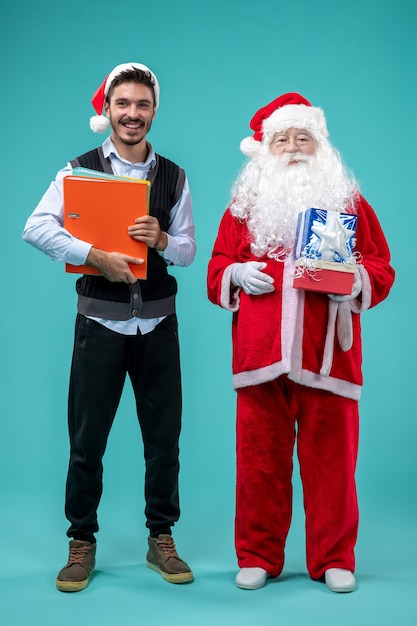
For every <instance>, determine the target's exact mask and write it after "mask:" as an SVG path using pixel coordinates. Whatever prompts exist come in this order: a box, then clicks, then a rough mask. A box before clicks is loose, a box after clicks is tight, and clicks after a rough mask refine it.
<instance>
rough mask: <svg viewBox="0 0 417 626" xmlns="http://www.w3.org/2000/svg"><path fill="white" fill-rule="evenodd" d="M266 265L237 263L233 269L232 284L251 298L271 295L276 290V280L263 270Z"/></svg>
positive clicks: (253, 262)
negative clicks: (264, 294)
mask: <svg viewBox="0 0 417 626" xmlns="http://www.w3.org/2000/svg"><path fill="white" fill-rule="evenodd" d="M265 267H266V263H262V262H259V261H248V262H247V263H235V264H234V265H233V268H232V283H233V284H234V285H236V287H242V289H243V291H244V292H245V293H247V294H248V295H249V296H259V295H261V294H263V293H271V292H272V291H274V290H275V287H274V285H273V282H274V279H273V278H272V276H269V274H265V272H262V271H261V270H263V269H265Z"/></svg>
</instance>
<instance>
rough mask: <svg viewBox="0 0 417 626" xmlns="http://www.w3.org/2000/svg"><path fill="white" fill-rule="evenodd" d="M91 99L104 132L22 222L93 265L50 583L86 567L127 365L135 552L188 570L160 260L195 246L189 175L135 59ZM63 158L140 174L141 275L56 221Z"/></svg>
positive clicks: (167, 301) (84, 290) (61, 252)
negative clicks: (144, 533)
mask: <svg viewBox="0 0 417 626" xmlns="http://www.w3.org/2000/svg"><path fill="white" fill-rule="evenodd" d="M92 102H93V106H94V108H95V110H96V112H97V114H98V115H97V116H95V117H93V118H92V119H91V121H90V126H91V128H92V130H94V131H95V132H104V131H105V130H106V129H107V128H108V127H109V126H111V135H110V137H109V138H107V139H106V140H105V141H104V143H103V144H102V146H101V147H100V148H98V149H96V150H93V151H91V152H88V153H86V154H83V155H81V156H80V157H78V158H77V159H74V160H73V161H71V162H70V163H68V165H67V166H66V167H64V168H63V169H62V170H60V171H59V172H58V174H57V176H56V179H55V181H54V182H52V183H51V185H50V187H49V189H48V190H47V191H46V193H45V195H44V196H43V198H42V200H41V201H40V203H39V205H38V206H37V208H36V209H35V211H34V213H33V214H32V215H31V217H30V218H29V219H28V221H27V223H26V227H25V230H24V233H23V238H24V239H25V241H27V242H28V243H31V244H32V245H34V246H35V247H37V248H39V249H40V250H41V251H43V252H44V253H46V254H48V255H49V256H50V257H51V258H53V259H56V260H59V261H63V262H67V263H71V264H74V265H83V264H86V265H90V266H92V267H95V268H97V269H98V270H99V273H100V276H93V275H83V276H82V277H81V278H79V279H78V280H77V283H76V289H77V293H78V314H77V320H76V327H75V342H74V353H73V359H72V367H71V377H70V386H69V405H68V406H69V416H68V419H69V436H70V445H71V449H70V462H69V469H68V477H67V487H66V504H65V512H66V516H67V518H68V520H69V522H70V527H69V529H68V532H67V535H68V537H70V538H71V541H70V544H69V560H68V563H67V565H66V566H65V567H64V568H63V569H62V570H61V571H60V572H59V574H58V577H57V580H56V584H57V588H58V589H59V590H61V591H79V590H81V589H84V588H85V587H86V586H87V584H88V580H89V577H90V575H91V573H92V571H93V569H94V565H95V551H96V539H95V533H96V532H97V531H98V523H97V508H98V505H99V502H100V497H101V492H102V458H103V455H104V451H105V448H106V443H107V438H108V435H109V433H110V429H111V426H112V423H113V419H114V417H115V414H116V410H117V407H118V404H119V400H120V396H121V393H122V389H123V385H124V381H125V377H126V374H128V375H129V378H130V380H131V383H132V387H133V391H134V394H135V399H136V407H137V414H138V420H139V424H140V428H141V431H142V437H143V442H144V454H145V465H146V474H145V500H146V508H145V515H146V525H147V527H148V529H149V533H150V536H149V540H148V541H149V550H148V553H147V560H146V563H147V565H148V566H149V567H150V568H152V569H154V570H156V571H158V572H159V573H160V574H161V575H162V576H163V578H164V579H165V580H167V581H169V582H172V583H183V582H189V581H191V580H192V579H193V574H192V572H191V570H190V568H189V567H188V565H187V564H186V563H185V562H184V561H182V560H181V559H180V557H179V556H178V554H177V552H176V548H175V544H174V541H173V539H172V535H171V528H172V526H173V525H174V524H175V522H176V521H177V520H178V519H179V515H180V508H179V496H178V472H179V461H178V453H179V450H178V440H179V436H180V428H181V408H182V407H181V379H180V361H179V347H178V327H177V319H176V314H175V294H176V291H177V284H176V280H175V278H174V277H172V276H170V275H169V274H168V272H167V266H168V265H170V264H174V265H180V266H187V265H189V264H190V263H191V262H192V261H193V259H194V256H195V250H196V248H195V240H194V224H193V218H192V209H191V197H190V191H189V186H188V181H187V179H186V176H185V173H184V171H183V170H182V169H181V168H180V167H178V166H177V165H175V164H174V163H173V162H171V161H169V160H168V159H165V158H164V157H161V156H159V155H158V154H156V153H155V152H154V150H153V148H152V146H151V144H150V143H148V141H147V134H148V132H149V130H150V128H151V124H152V121H153V119H154V118H155V114H156V109H157V108H158V104H159V84H158V81H157V79H156V76H155V75H154V74H153V73H152V72H151V71H150V70H149V68H147V67H146V66H144V65H142V64H140V63H126V64H122V65H118V66H117V67H115V68H114V69H113V70H112V71H111V72H110V74H109V75H108V76H107V78H106V79H105V80H104V82H103V84H102V85H101V86H100V87H99V89H98V90H97V92H96V93H95V95H94V97H93V101H92ZM103 107H104V113H105V115H102V114H101V113H102V111H103ZM74 166H83V167H87V168H90V169H95V170H98V171H103V172H107V173H114V174H116V175H118V176H128V177H133V178H138V179H149V180H150V181H151V197H150V215H147V216H145V217H139V218H137V219H136V220H135V222H134V223H133V224H131V225H130V226H129V228H128V232H129V234H130V236H131V237H132V238H133V239H135V240H137V241H140V242H145V243H146V244H147V245H148V248H149V249H148V270H147V280H137V279H136V278H135V276H134V275H133V273H132V270H131V267H130V266H131V265H135V264H140V263H142V262H143V260H142V259H140V258H134V257H130V256H127V255H125V254H122V253H121V252H119V251H118V250H115V251H113V252H106V251H104V250H100V249H97V248H95V247H94V246H93V245H91V242H86V241H81V240H79V239H75V238H74V237H72V236H71V235H70V233H69V232H68V231H67V230H65V229H64V228H63V178H64V177H65V176H68V175H69V174H71V171H72V168H73V167H74ZM114 210H115V213H116V211H117V206H115V208H114Z"/></svg>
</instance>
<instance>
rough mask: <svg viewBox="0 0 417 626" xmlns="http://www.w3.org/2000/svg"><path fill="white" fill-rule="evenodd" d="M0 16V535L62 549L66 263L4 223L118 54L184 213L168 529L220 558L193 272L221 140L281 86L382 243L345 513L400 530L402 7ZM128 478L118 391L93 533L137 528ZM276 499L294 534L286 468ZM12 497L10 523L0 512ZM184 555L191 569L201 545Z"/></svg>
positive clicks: (228, 170)
mask: <svg viewBox="0 0 417 626" xmlns="http://www.w3.org/2000/svg"><path fill="white" fill-rule="evenodd" d="M0 24H1V26H0V29H1V33H0V34H1V37H0V47H1V48H0V49H1V55H0V58H1V61H0V62H1V77H2V80H1V83H2V94H3V95H2V103H3V107H2V116H1V119H0V124H1V135H0V136H1V139H2V168H1V172H0V176H1V190H2V203H1V210H2V229H1V233H2V248H3V249H2V252H3V254H2V258H3V263H2V267H3V271H2V274H3V297H2V306H1V311H0V315H1V322H0V332H1V354H2V356H1V360H2V375H1V388H2V391H1V397H0V403H1V415H2V418H1V425H0V429H1V430H0V506H2V508H3V509H4V515H3V524H4V528H3V530H2V533H1V534H2V535H3V537H4V536H5V535H7V534H10V532H15V531H16V532H18V533H19V535H20V537H21V538H23V543H24V545H25V546H26V543H27V546H28V547H29V546H30V537H32V536H33V534H36V535H38V534H39V533H42V534H43V535H48V536H49V537H50V538H51V537H52V538H53V540H54V541H56V542H57V545H59V546H62V542H63V540H65V536H64V533H65V530H66V520H65V518H64V516H63V512H62V507H63V490H64V481H65V474H66V466H67V461H68V458H67V457H68V444H67V434H66V393H67V379H68V371H69V363H70V356H71V350H72V336H73V320H74V315H75V306H76V297H75V290H74V282H75V277H74V276H71V275H69V276H68V275H66V274H65V273H64V270H63V267H62V266H61V265H59V264H56V263H54V262H52V261H50V260H49V259H48V258H47V257H44V256H43V255H41V254H40V253H38V252H37V251H35V250H34V249H32V248H30V247H29V246H27V245H26V244H24V243H23V241H22V240H21V231H22V229H23V226H24V223H25V221H26V219H27V217H28V215H29V214H30V213H31V212H32V210H33V209H34V207H35V206H36V204H37V202H38V201H39V199H40V197H41V195H42V194H43V192H44V190H45V189H46V187H47V185H48V184H49V182H50V180H51V179H52V178H53V177H54V176H55V173H56V171H57V170H58V169H59V168H60V167H62V166H63V165H64V164H65V163H66V162H67V161H68V160H69V159H71V158H73V157H75V156H76V155H78V154H81V153H82V152H83V151H86V150H88V149H91V148H93V147H95V146H96V145H98V143H99V142H100V141H101V139H100V137H101V136H98V135H94V134H93V133H92V132H91V131H90V130H89V127H88V121H89V117H90V116H91V115H92V114H93V109H92V106H91V104H90V100H91V96H92V94H93V93H94V91H95V89H96V88H97V87H98V85H99V84H100V83H101V82H102V80H103V79H104V77H105V76H106V75H107V73H108V72H109V71H110V70H111V69H112V68H113V67H114V66H115V65H117V64H118V63H121V62H127V61H133V60H134V61H139V62H143V63H145V64H147V65H149V66H150V67H151V68H152V70H153V71H154V72H155V73H156V75H157V76H158V79H159V81H160V85H161V105H160V108H159V110H158V114H157V117H156V120H155V122H154V125H153V128H152V131H151V134H150V140H151V142H152V143H153V144H154V146H155V148H156V149H157V151H158V152H160V153H161V154H163V155H165V156H167V157H169V158H171V159H173V160H175V161H177V162H178V163H180V164H181V165H182V166H183V167H184V168H185V169H186V171H187V174H188V177H189V180H190V184H191V189H192V194H193V201H194V214H195V222H196V227H197V243H198V253H197V258H196V261H195V262H194V264H193V265H192V266H191V267H190V268H186V269H181V268H177V269H174V273H175V275H176V277H177V279H178V281H179V298H178V312H179V320H180V338H181V346H182V364H183V378H184V428H183V436H182V441H181V447H182V475H181V492H182V508H183V517H182V520H181V522H180V524H179V526H178V532H179V533H180V534H181V533H184V534H186V533H187V532H190V528H193V532H196V531H197V529H200V530H201V531H202V532H205V533H209V536H210V537H211V539H212V540H213V541H214V542H220V543H221V544H222V545H223V546H224V549H225V552H224V555H225V558H226V559H228V562H229V565H230V567H231V568H232V569H233V568H234V567H235V562H234V552H233V545H232V543H233V537H232V533H233V508H234V503H233V499H234V403H235V397H234V392H233V391H232V386H231V372H230V357H231V343H230V315H229V314H228V313H227V312H226V311H221V310H220V309H217V308H216V307H214V306H213V305H211V304H209V303H208V301H207V299H206V292H205V275H206V266H207V261H208V259H209V257H210V253H211V247H212V245H213V242H214V239H215V236H216V232H217V227H218V223H219V220H220V218H221V215H222V213H223V211H224V209H225V207H226V205H227V202H228V200H229V189H230V186H231V183H232V181H233V180H234V178H235V176H236V174H237V172H238V169H239V168H240V166H241V165H242V163H243V160H244V158H243V155H242V154H241V153H240V151H239V142H240V140H241V139H242V138H243V137H245V136H247V135H248V134H249V121H250V119H251V117H252V115H253V114H254V112H255V111H256V110H257V109H258V108H260V107H261V106H263V105H265V104H266V103H267V102H269V101H270V100H272V99H273V98H275V97H277V96H278V95H279V94H281V93H284V92H286V91H299V92H300V93H302V94H303V95H304V96H305V97H307V98H308V99H309V100H310V101H311V102H312V103H313V104H314V105H316V106H320V107H322V108H323V109H324V111H325V113H326V117H327V122H328V127H329V130H330V134H331V139H332V141H333V143H334V144H335V145H336V146H337V147H338V148H339V149H340V150H341V152H342V154H343V156H344V158H345V161H346V162H347V164H348V165H349V166H350V167H351V168H352V169H353V171H354V173H355V175H356V176H357V178H358V179H359V181H360V183H361V186H362V191H363V193H364V195H365V196H366V198H367V199H368V201H369V202H370V203H371V204H372V205H373V206H374V208H375V210H376V211H377V214H378V215H379V218H380V221H381V224H382V226H383V228H384V231H385V233H386V236H387V239H388V241H389V243H390V246H391V249H392V256H393V265H394V266H395V268H396V270H397V281H396V283H395V286H394V288H393V291H392V293H391V296H390V298H389V300H387V301H386V302H385V303H383V304H382V305H380V306H379V307H378V308H376V309H375V310H371V311H368V312H367V313H365V314H364V315H363V317H362V319H363V335H364V372H365V388H364V392H363V398H362V401H361V416H362V430H361V448H360V459H359V467H358V487H359V495H360V500H361V505H362V517H363V518H364V519H365V520H366V519H371V518H372V520H381V522H382V523H389V524H393V525H394V527H395V528H398V529H399V532H400V533H401V529H402V528H403V527H404V525H406V524H410V521H411V523H412V524H415V519H416V502H415V494H416V475H417V471H416V461H415V458H416V455H415V450H416V447H417V436H416V433H417V428H416V421H415V420H416V410H415V406H414V404H415V403H414V402H413V400H414V398H413V389H414V388H415V354H416V332H415V320H414V317H415V315H414V309H413V304H414V301H415V284H416V281H415V277H414V249H415V245H414V240H415V232H416V209H415V178H416V147H415V123H414V122H415V118H416V112H417V107H416V105H417V93H416V92H417V90H416V80H415V67H416V60H417V59H416V39H415V24H416V10H415V4H414V2H413V1H412V0H386V2H384V3H380V2H378V1H377V0H375V1H374V0H352V1H351V2H349V3H337V2H334V1H333V0H318V1H317V2H311V1H309V0H299V1H298V2H295V3H289V2H285V3H283V2H280V1H279V0H274V1H272V0H257V2H256V3H255V2H247V1H245V0H241V1H239V0H213V1H211V2H205V1H200V2H195V1H194V0H177V1H176V2H169V1H168V0H156V1H154V2H153V3H144V4H143V3H136V2H133V3H129V4H125V5H124V4H115V3H113V2H109V1H108V0H102V1H101V2H89V3H85V2H81V1H80V0H73V1H72V2H71V3H66V4H58V3H56V2H52V0H39V2H37V3H32V2H29V1H28V0H16V1H15V2H13V3H11V2H7V3H4V4H3V5H2V8H1V9H0ZM142 477H143V468H142V447H141V441H140V435H139V430H138V428H137V424H136V418H135V414H134V407H133V402H132V395H131V391H130V389H129V388H128V387H126V389H125V393H124V396H123V399H122V403H121V406H120V410H119V413H118V416H117V419H116V423H115V426H114V430H113V432H112V435H111V439H110V442H109V447H108V452H107V455H106V459H105V492H104V496H103V502H102V505H101V509H100V519H101V523H102V527H103V531H102V533H103V536H106V535H105V533H106V532H108V533H109V535H110V534H111V533H113V536H114V533H115V532H116V533H117V532H119V533H120V527H121V525H123V529H124V530H123V532H126V535H127V536H129V535H131V536H132V537H133V536H135V535H136V534H137V533H139V534H142V535H143V537H145V536H146V534H145V531H144V528H143V525H144V519H143V513H142V510H143V495H142V492H143V487H142ZM295 500H296V509H295V519H294V530H293V531H292V532H293V533H294V542H295V543H296V544H297V546H298V544H299V543H300V542H301V544H302V542H303V536H302V533H303V528H302V524H303V522H302V510H301V496H300V489H299V486H297V479H296V492H295ZM12 510H13V511H17V514H15V516H14V517H13V516H12V515H11V514H9V515H8V514H7V511H9V512H10V511H12ZM25 538H26V539H25ZM295 540H296V541H295ZM194 541H195V543H197V537H196V538H195V540H194ZM58 542H59V543H58ZM364 543H365V540H364ZM359 547H360V546H359ZM297 549H298V550H300V554H302V548H300V547H298V548H297ZM22 558H23V557H22ZM54 558H55V559H56V554H55V555H54ZM204 558H205V559H206V563H209V562H210V558H211V554H210V552H208V553H205V554H204ZM359 559H360V551H359ZM213 567H214V568H215V567H216V566H215V563H214V562H213Z"/></svg>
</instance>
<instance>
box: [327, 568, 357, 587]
mask: <svg viewBox="0 0 417 626" xmlns="http://www.w3.org/2000/svg"><path fill="white" fill-rule="evenodd" d="M324 579H325V581H326V585H327V586H328V588H329V589H330V591H335V592H336V593H349V592H350V591H353V590H354V589H355V587H356V580H355V577H354V575H353V574H352V572H350V571H349V570H348V569H340V568H338V567H331V568H330V569H328V570H326V572H325V574H324Z"/></svg>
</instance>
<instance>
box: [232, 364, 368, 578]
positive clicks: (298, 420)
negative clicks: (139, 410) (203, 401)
mask: <svg viewBox="0 0 417 626" xmlns="http://www.w3.org/2000/svg"><path fill="white" fill-rule="evenodd" d="M358 431H359V416H358V403H357V402H356V401H355V400H350V399H348V398H342V397H341V396H336V395H334V394H332V393H330V392H327V391H323V390H320V389H312V388H311V387H305V386H302V385H298V384H296V383H293V382H292V381H290V380H288V378H287V377H286V376H281V377H280V378H278V379H277V380H274V381H272V382H269V383H264V384H262V385H256V386H252V387H244V388H241V389H239V390H238V396H237V488H236V524H235V544H236V553H237V557H238V563H239V567H262V568H263V569H265V570H266V571H267V572H268V574H270V575H271V576H278V575H279V574H280V573H281V571H282V568H283V566H284V548H285V540H286V537H287V534H288V531H289V528H290V523H291V512H292V484H291V477H292V470H293V461H292V459H293V450H294V443H295V438H296V437H297V452H298V459H299V464H300V471H301V480H302V485H303V494H304V509H305V514H306V554H307V569H308V572H309V574H310V576H311V578H314V579H318V578H321V577H322V576H323V574H324V572H325V571H326V569H328V568H330V567H340V568H343V569H348V570H351V571H354V568H355V557H354V546H355V543H356V537H357V529H358V504H357V496H356V485H355V467H356V459H357V451H358V436H359V432H358Z"/></svg>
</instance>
